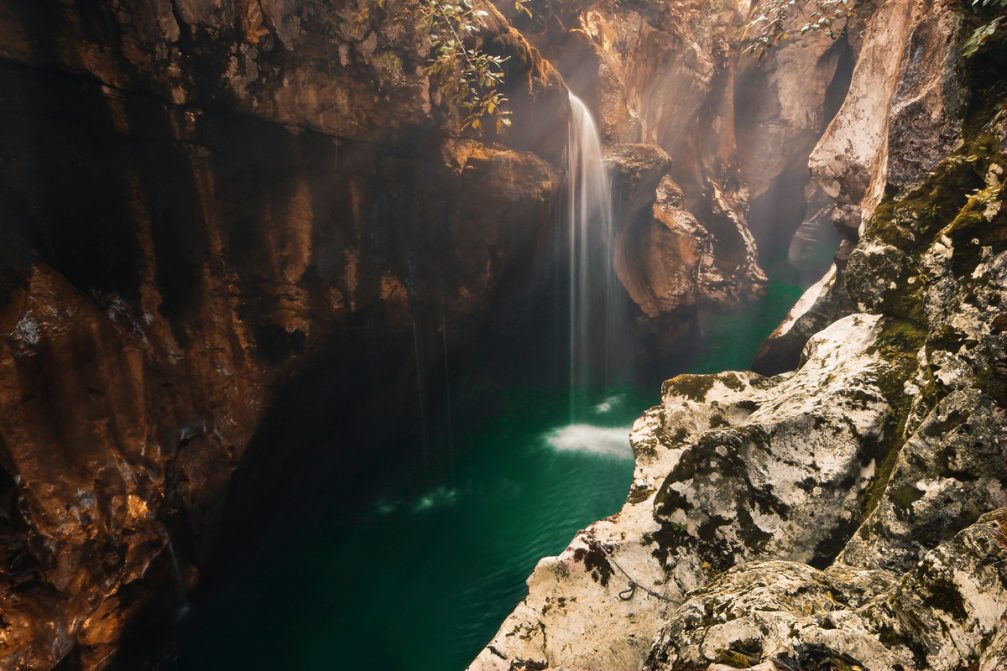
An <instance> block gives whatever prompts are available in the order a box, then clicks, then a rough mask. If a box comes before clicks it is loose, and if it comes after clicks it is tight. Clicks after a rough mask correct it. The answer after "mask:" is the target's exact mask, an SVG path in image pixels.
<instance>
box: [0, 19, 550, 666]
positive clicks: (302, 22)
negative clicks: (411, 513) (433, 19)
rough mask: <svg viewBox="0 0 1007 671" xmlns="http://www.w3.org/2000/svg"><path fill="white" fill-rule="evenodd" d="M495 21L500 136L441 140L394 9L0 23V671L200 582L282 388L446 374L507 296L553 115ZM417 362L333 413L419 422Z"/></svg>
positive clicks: (81, 645) (545, 189)
mask: <svg viewBox="0 0 1007 671" xmlns="http://www.w3.org/2000/svg"><path fill="white" fill-rule="evenodd" d="M491 18H492V19H493V20H492V21H490V22H488V24H487V27H486V28H485V30H484V31H483V32H482V33H481V34H480V35H479V36H478V37H477V39H479V40H480V41H482V43H483V44H484V45H485V48H487V49H495V50H497V51H499V52H500V53H503V54H506V55H508V56H509V60H508V73H507V75H508V84H509V87H510V88H509V90H508V92H509V95H510V97H511V99H512V101H513V104H514V111H515V114H514V123H513V127H512V130H511V131H510V133H509V135H507V137H495V136H491V135H490V134H486V135H477V134H474V133H469V134H467V135H465V134H461V133H460V132H459V129H458V121H457V119H456V118H454V117H453V116H452V113H451V112H450V111H445V109H446V108H445V107H444V106H443V105H439V104H438V101H437V100H436V95H437V92H436V90H431V86H430V82H429V79H428V78H427V76H426V75H425V74H424V71H423V65H424V64H425V63H426V59H427V54H426V52H425V50H426V49H428V46H427V45H426V42H425V38H424V37H423V36H422V35H420V34H419V33H418V29H417V27H416V22H415V21H414V20H413V17H410V16H409V15H408V13H404V11H403V10H402V8H401V7H400V6H399V5H398V4H397V3H394V2H389V3H385V5H384V8H383V9H381V10H379V9H377V7H376V5H374V4H373V3H370V2H359V3H334V4H333V3H320V2H318V3H315V2H256V1H254V0H250V1H247V2H246V1H243V0H235V1H233V2H230V1H229V2H214V1H209V0H207V1H200V0H177V1H173V2H169V1H168V0H163V1H159V2H130V1H126V0H108V1H107V2H80V3H73V2H66V3H38V2H29V1H26V2H20V1H17V0H11V1H8V2H2V3H0V83H2V87H3V90H4V92H5V93H4V95H3V96H2V101H0V115H2V119H3V124H2V127H3V130H2V132H0V157H2V158H0V183H2V186H0V217H2V223H0V239H2V242H0V275H2V282H0V284H2V288H0V334H2V335H0V369H2V374H0V501H2V510H3V515H2V518H0V519H2V522H0V529H2V538H3V541H2V543H0V545H2V549H0V552H2V560H3V561H2V564H3V567H4V571H3V575H2V580H0V611H2V613H3V617H2V624H0V666H2V667H3V668H6V669H49V668H53V667H55V666H56V665H57V664H60V663H61V662H62V663H63V664H64V665H66V666H67V667H68V668H88V669H91V668H101V667H104V666H106V665H107V664H108V662H109V661H110V660H111V659H112V656H113V655H114V653H115V651H116V650H117V648H118V644H119V642H120V639H121V637H122V635H123V631H124V627H125V626H126V625H127V624H128V623H129V622H130V620H131V619H132V618H133V617H135V616H136V615H137V613H139V612H141V610H142V609H144V608H146V607H147V606H148V605H150V604H151V603H152V602H158V601H162V600H163V601H164V602H166V603H167V604H168V605H172V604H177V602H178V600H179V592H180V591H181V592H184V591H185V590H188V589H190V588H192V587H193V586H194V584H195V583H196V581H197V579H198V575H197V573H196V570H195V568H194V565H196V564H198V563H199V562H201V561H202V560H204V559H205V558H206V556H207V554H208V553H209V552H210V550H211V549H212V547H213V545H214V539H215V538H216V534H217V532H218V531H219V527H220V524H221V521H222V519H223V518H224V515H225V509H224V499H225V496H226V492H227V489H228V483H229V479H230V478H231V474H232V472H233V471H234V470H235V468H236V467H237V466H238V465H239V464H242V465H243V466H245V469H246V470H247V468H248V459H247V458H246V455H245V452H246V449H247V447H248V445H249V444H250V442H251V439H252V437H253V436H254V435H256V433H257V431H258V429H259V427H260V424H261V423H262V422H263V421H264V418H265V417H267V416H268V415H269V413H270V412H271V407H272V405H273V403H274V400H275V399H276V395H277V390H278V389H281V388H283V387H284V386H285V385H287V384H288V383H289V382H290V381H292V380H296V379H298V378H299V377H301V376H303V375H304V373H305V371H306V370H308V371H310V370H311V368H312V366H313V365H314V364H313V362H314V361H316V360H317V359H318V357H329V358H331V357H332V356H333V355H332V352H336V353H337V354H336V355H335V356H336V358H340V357H341V358H342V359H343V360H345V361H346V362H347V363H346V370H347V377H352V378H353V379H355V380H357V384H358V386H360V385H359V380H360V379H361V377H360V375H361V374H366V372H365V371H364V369H363V368H362V365H363V364H361V363H360V360H361V359H362V358H363V357H362V351H363V350H362V347H363V345H361V343H368V344H369V346H370V348H371V351H372V353H377V354H378V355H380V354H381V353H382V352H384V353H386V354H388V356H389V358H391V357H392V355H393V354H394V352H395V351H396V350H394V348H393V346H392V344H390V343H396V342H398V341H403V342H408V343H409V345H408V347H409V349H408V350H407V351H409V352H410V353H412V351H413V349H412V348H413V341H414V339H415V338H416V334H415V331H416V329H417V323H419V324H420V325H421V327H422V328H423V329H424V331H423V333H428V332H432V331H434V330H438V329H439V330H444V329H451V345H452V347H457V348H463V347H464V342H465V339H466V338H469V337H470V336H471V334H472V333H475V332H477V331H478V330H479V329H480V328H481V323H482V320H484V319H485V317H486V315H487V313H488V311H489V308H490V306H491V305H492V304H493V303H494V302H495V301H497V300H498V298H497V296H498V294H499V293H500V292H501V291H503V290H504V289H503V288H504V287H507V286H513V285H514V283H515V281H516V280H514V279H513V278H518V279H520V278H521V277H523V276H524V275H527V274H530V273H531V271H532V269H531V268H530V263H529V261H528V259H530V258H534V257H535V255H536V253H537V250H538V249H539V248H540V247H541V246H542V245H543V244H545V240H546V239H547V234H548V233H549V231H548V228H549V226H550V225H551V223H552V222H553V221H554V217H555V211H554V200H555V198H556V192H557V189H558V185H559V182H560V177H559V171H560V167H561V166H560V165H559V164H558V159H557V156H559V155H560V153H561V152H562V150H563V147H562V145H561V144H556V143H553V144H552V145H550V143H549V142H548V141H546V140H547V139H548V138H545V139H543V138H540V137H537V136H536V133H538V126H537V124H532V123H530V121H529V120H530V119H532V118H534V119H537V120H542V119H546V120H550V119H551V120H553V121H551V123H552V124H553V125H559V126H560V127H564V125H565V118H566V115H567V114H568V105H567V103H566V100H567V97H566V95H567V94H566V89H565V86H564V85H563V82H562V79H561V78H560V77H559V75H558V74H557V73H556V72H555V70H553V69H552V68H551V66H549V64H548V63H546V62H545V61H544V60H542V59H541V57H539V56H538V54H537V52H536V51H535V50H534V49H533V48H532V47H530V46H529V45H528V44H527V43H526V42H525V41H524V40H523V39H522V38H521V37H520V36H519V35H518V34H517V33H515V32H514V31H512V30H511V29H510V28H509V27H508V26H507V24H506V22H504V21H503V20H502V18H500V17H491ZM432 98H433V99H432ZM492 132H493V131H492V129H491V131H489V132H488V133H492ZM553 135H555V134H553ZM532 147H534V148H535V149H536V151H537V153H535V152H533V151H530V150H529V149H530V148H532ZM400 349H403V350H404V349H405V347H403V348H400ZM418 359H419V355H417V360H415V361H414V360H413V359H412V358H411V357H410V358H409V359H406V360H405V361H404V362H403V361H401V360H397V359H396V360H394V362H393V363H392V362H390V363H389V366H388V367H389V368H391V367H392V366H393V365H394V366H395V367H398V368H400V369H404V372H402V370H394V371H392V372H388V373H387V376H385V372H384V371H381V370H377V371H373V370H372V371H371V375H372V376H373V377H372V383H373V384H371V385H369V386H365V388H363V389H361V390H358V392H357V393H356V394H355V395H354V396H353V397H351V398H352V399H354V402H356V403H358V404H359V406H360V407H365V406H366V405H367V403H374V404H378V403H379V401H380V403H381V404H382V405H381V406H380V407H385V406H393V405H398V406H399V407H398V408H397V409H398V412H399V413H400V414H406V415H407V414H409V413H416V412H421V411H422V409H416V408H413V407H412V405H411V403H412V404H413V405H414V404H415V401H408V400H407V401H405V402H403V401H402V398H401V397H402V395H403V394H404V392H403V391H400V392H396V389H398V388H399V387H402V388H403V389H406V390H408V389H409V388H410V387H408V385H409V384H410V383H411V380H413V379H415V376H416V372H415V370H414V369H415V368H418V367H422V366H425V365H427V363H426V362H425V361H422V362H421V361H419V360H418ZM354 366H356V368H354ZM403 380H404V381H403ZM400 383H401V384H400ZM353 412H354V410H353V408H349V409H348V410H347V414H348V415H349V416H352V414H353ZM361 449H366V444H365V445H363V446H356V445H354V444H347V446H346V447H345V450H344V451H345V452H347V453H351V452H353V451H354V450H358V451H359V450H361ZM297 454H298V453H297V448H296V447H291V448H289V449H286V450H284V454H283V458H285V459H290V460H292V461H294V462H296V458H295V457H296V455H297ZM267 456H268V455H267ZM302 456H303V455H302ZM278 459H279V457H277V460H274V461H270V460H269V459H268V458H265V457H262V458H261V459H260V463H259V467H260V468H262V467H267V468H268V467H270V465H271V467H274V468H275V467H278V466H279V465H280V464H281V463H282V462H281V461H279V460H278ZM277 486H278V485H277ZM272 491H274V493H276V494H277V495H281V494H282V490H281V489H273V490H272ZM258 498H261V497H258Z"/></svg>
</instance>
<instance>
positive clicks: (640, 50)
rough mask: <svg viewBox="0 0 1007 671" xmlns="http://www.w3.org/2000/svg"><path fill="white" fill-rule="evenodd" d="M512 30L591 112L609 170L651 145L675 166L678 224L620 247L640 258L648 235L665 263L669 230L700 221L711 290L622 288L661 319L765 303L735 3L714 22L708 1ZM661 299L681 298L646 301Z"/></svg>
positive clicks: (542, 21) (606, 6)
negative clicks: (750, 217) (742, 162)
mask: <svg viewBox="0 0 1007 671" xmlns="http://www.w3.org/2000/svg"><path fill="white" fill-rule="evenodd" d="M515 21H516V23H517V24H518V25H519V26H522V27H523V29H525V30H526V32H527V34H528V35H529V39H531V40H532V41H533V42H534V43H535V44H536V45H537V46H538V47H539V48H540V49H542V51H543V53H544V54H545V55H546V57H547V58H549V59H550V61H552V62H553V63H555V64H556V67H557V68H558V69H559V70H560V72H562V74H563V77H564V78H565V79H566V81H567V82H568V83H569V84H570V86H571V89H572V90H573V91H575V92H576V93H578V95H580V97H582V98H583V99H584V100H585V101H586V102H587V104H588V105H589V106H590V107H591V108H592V109H593V110H594V111H595V114H596V116H598V117H599V126H600V127H601V129H602V133H603V135H604V136H605V139H606V141H607V143H608V144H610V145H612V146H613V147H614V148H615V149H614V150H613V151H614V152H615V153H614V154H613V157H614V158H613V161H615V162H616V163H617V162H618V160H617V159H618V158H619V156H620V155H624V154H625V152H626V151H628V149H627V147H631V146H634V145H636V144H638V143H643V144H645V145H652V146H654V145H656V146H658V147H660V148H661V149H663V150H664V151H665V152H666V153H667V154H668V156H669V157H670V158H671V161H672V166H671V168H670V172H669V175H670V178H671V180H673V181H674V183H675V184H676V185H677V186H676V187H675V189H674V190H676V191H678V192H680V194H681V195H676V196H675V197H674V198H673V200H677V201H678V202H676V203H675V204H674V205H670V206H669V207H670V208H671V209H674V210H677V212H678V214H676V215H675V216H674V218H675V219H677V222H674V221H672V218H671V217H668V216H665V217H664V219H665V221H664V222H663V223H661V222H660V220H658V219H655V220H654V221H653V222H652V223H644V224H639V225H638V226H637V227H636V231H635V236H636V238H637V239H636V240H635V241H632V240H629V239H627V242H626V244H627V246H628V245H635V246H636V247H637V248H643V247H645V246H646V245H647V244H649V242H650V240H651V238H652V237H653V236H656V237H657V238H660V239H664V241H663V242H662V240H660V239H659V240H656V242H657V244H658V245H661V246H663V247H664V250H663V251H661V252H658V253H657V255H658V256H663V257H665V258H666V259H671V258H674V257H675V256H676V254H677V252H671V251H670V250H669V244H668V240H667V239H666V238H667V237H668V235H667V233H666V231H669V230H671V231H678V232H676V233H673V234H672V237H674V238H676V239H681V234H682V232H683V231H684V230H685V228H694V225H693V224H692V223H690V222H691V221H698V222H702V223H701V227H702V228H704V229H705V230H706V232H707V233H708V234H709V235H708V236H705V237H704V240H703V241H699V240H696V241H694V242H693V243H690V244H691V245H692V246H694V247H696V248H697V249H698V248H704V249H708V250H709V252H703V253H704V254H712V260H710V261H708V262H707V264H706V265H707V266H708V267H710V272H709V273H708V274H709V280H710V281H709V282H708V285H709V286H707V287H703V286H700V285H698V284H697V283H696V282H695V281H692V280H690V279H689V278H690V275H689V274H688V273H681V274H680V276H679V277H677V278H667V277H665V278H654V279H655V280H656V281H657V282H658V283H659V284H658V285H655V286H654V287H650V288H649V289H642V288H641V286H642V285H641V284H640V281H641V278H639V277H638V278H634V279H632V280H630V281H629V284H628V285H627V289H628V291H629V292H630V295H631V297H632V298H633V300H634V302H635V303H636V305H637V306H638V307H640V309H641V311H642V312H643V313H644V314H645V315H648V316H651V315H654V314H655V313H660V314H667V311H669V310H674V309H675V308H676V307H677V306H678V305H680V304H682V303H683V302H685V303H689V304H694V303H695V302H699V301H703V302H707V303H711V304H715V305H718V306H721V307H727V306H735V305H738V304H739V303H742V302H745V301H747V300H750V299H752V298H753V297H757V296H759V295H761V293H762V291H763V289H764V287H765V283H766V277H765V274H764V272H763V271H762V269H761V267H760V265H759V259H758V251H757V248H756V240H755V238H754V237H753V236H752V234H751V232H750V231H749V227H748V224H747V219H746V210H747V205H748V195H749V194H748V191H747V189H746V186H745V185H744V184H743V182H742V180H741V179H740V171H739V168H738V163H737V161H738V158H737V153H738V150H737V147H736V142H735V135H734V125H735V119H734V112H735V101H734V97H733V93H734V71H735V63H734V62H733V61H732V54H733V51H732V44H733V41H734V36H735V34H736V32H737V30H738V28H739V26H740V25H741V21H742V14H741V12H740V10H739V9H738V8H737V7H735V6H734V3H722V4H720V5H718V6H717V9H716V11H712V12H711V11H710V7H709V5H708V3H705V2H685V3H665V2H641V3H631V4H628V5H627V4H623V3H616V2H611V1H610V0H601V1H598V2H591V3H573V4H568V3H546V6H545V7H543V8H542V14H541V15H539V16H537V17H536V18H535V19H534V20H521V19H519V18H515ZM526 24H527V25H526ZM620 145H621V146H622V148H619V147H620ZM666 191H667V190H666ZM650 200H651V202H653V198H651V199H650ZM665 209H667V208H665ZM680 215H681V216H680ZM683 217H684V218H683ZM686 220H689V221H686ZM669 225H670V228H669ZM683 227H685V228H683ZM632 234H633V232H630V235H632ZM628 237H629V236H628ZM686 253H687V254H688V253H691V252H686ZM655 261H657V260H656V259H655V260H654V261H650V262H649V263H650V264H651V265H654V262H655ZM657 262H659V261H657ZM714 264H715V265H716V269H713V268H712V266H713V265H714ZM686 265H689V261H688V260H686ZM648 272H650V271H648ZM662 272H667V271H662ZM623 277H625V273H623ZM671 284H674V286H673V287H672V286H670V285H671ZM668 291H671V292H672V293H675V294H678V297H677V298H674V299H659V300H656V301H655V300H654V296H656V295H659V294H665V293H667V292H668ZM689 296H694V297H695V299H693V298H689Z"/></svg>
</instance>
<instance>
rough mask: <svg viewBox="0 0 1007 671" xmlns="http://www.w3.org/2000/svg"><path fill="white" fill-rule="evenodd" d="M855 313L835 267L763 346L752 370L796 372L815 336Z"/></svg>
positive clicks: (817, 283)
mask: <svg viewBox="0 0 1007 671" xmlns="http://www.w3.org/2000/svg"><path fill="white" fill-rule="evenodd" d="M855 311H856V307H855V306H854V305H853V303H852V302H851V301H850V299H849V297H848V296H847V295H846V289H845V287H844V286H843V282H842V279H841V278H840V277H839V271H838V270H837V268H836V267H835V266H833V267H832V268H831V269H830V270H829V272H828V273H827V274H826V275H825V276H824V277H822V279H821V280H819V281H818V282H816V283H815V284H813V285H812V286H810V287H809V288H808V289H807V291H805V292H804V295H802V296H801V298H800V299H799V300H798V301H797V303H796V304H795V305H794V307H793V308H791V309H790V312H789V313H788V314H787V318H786V319H785V320H784V321H783V322H782V323H781V324H780V325H779V326H777V327H776V329H775V330H774V331H773V332H772V333H771V334H770V336H769V337H768V338H767V339H766V341H765V342H763V343H762V345H761V346H760V347H759V352H758V354H756V357H755V361H754V362H753V363H752V370H753V371H755V372H756V373H759V374H761V375H777V374H779V373H783V372H786V371H788V370H793V369H794V368H796V367H797V366H798V365H799V363H800V360H801V352H802V351H803V350H804V346H805V344H806V343H807V342H808V340H809V339H810V338H811V336H813V335H814V334H815V333H818V332H819V331H821V330H822V329H823V328H825V327H826V326H828V325H829V324H831V323H832V322H834V321H836V320H838V319H841V318H843V317H845V316H847V315H849V314H853V313H854V312H855Z"/></svg>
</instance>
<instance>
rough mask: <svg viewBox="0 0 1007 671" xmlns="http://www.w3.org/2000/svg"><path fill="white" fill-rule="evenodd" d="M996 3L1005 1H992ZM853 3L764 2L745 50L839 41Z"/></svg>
mask: <svg viewBox="0 0 1007 671" xmlns="http://www.w3.org/2000/svg"><path fill="white" fill-rule="evenodd" d="M995 1H997V2H1000V1H1007V0H995ZM855 6H856V0H764V2H762V3H761V4H759V5H757V10H756V11H757V14H756V15H755V17H754V18H752V20H750V21H749V22H748V24H747V25H746V26H745V29H744V32H743V34H742V39H743V40H744V41H745V42H746V43H747V46H746V49H747V50H748V51H751V52H753V53H755V54H756V55H757V56H758V57H760V58H761V57H762V56H763V55H765V53H766V52H767V51H769V49H771V48H772V47H773V46H775V45H776V44H778V43H779V42H781V41H783V40H784V39H786V38H789V37H793V36H796V35H804V34H806V33H810V32H816V33H825V34H826V35H828V36H829V37H830V38H832V39H836V38H837V37H839V36H840V35H841V34H842V32H843V30H845V28H846V23H847V21H848V19H849V18H850V15H851V14H852V13H853V9H854V7H855Z"/></svg>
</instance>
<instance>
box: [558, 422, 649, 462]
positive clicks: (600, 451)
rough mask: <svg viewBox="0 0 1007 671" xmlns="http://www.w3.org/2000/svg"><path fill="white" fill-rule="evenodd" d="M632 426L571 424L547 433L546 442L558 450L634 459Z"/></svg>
mask: <svg viewBox="0 0 1007 671" xmlns="http://www.w3.org/2000/svg"><path fill="white" fill-rule="evenodd" d="M629 431H630V427H628V426H627V427H615V428H613V427H608V426H592V425H591V424H570V425H568V426H563V427H560V428H558V429H553V430H552V431H550V432H549V433H547V434H546V438H545V439H546V442H547V443H548V444H549V446H550V447H551V448H553V449H554V450H556V451H557V452H582V453H585V454H594V455H598V456H603V457H612V458H616V459H632V458H633V450H632V449H631V448H630V446H629Z"/></svg>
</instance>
